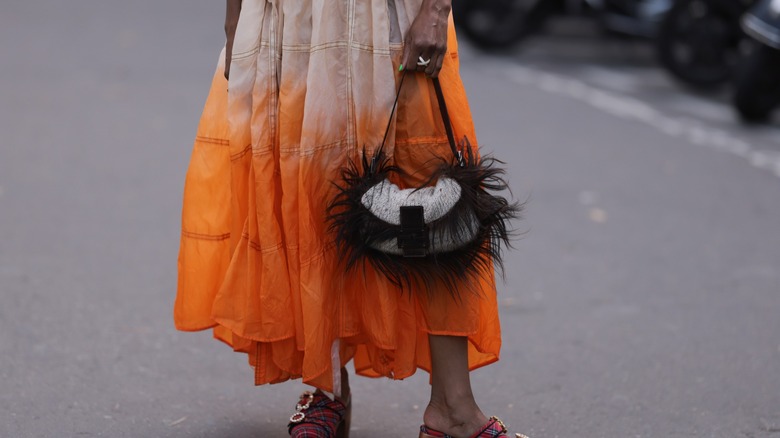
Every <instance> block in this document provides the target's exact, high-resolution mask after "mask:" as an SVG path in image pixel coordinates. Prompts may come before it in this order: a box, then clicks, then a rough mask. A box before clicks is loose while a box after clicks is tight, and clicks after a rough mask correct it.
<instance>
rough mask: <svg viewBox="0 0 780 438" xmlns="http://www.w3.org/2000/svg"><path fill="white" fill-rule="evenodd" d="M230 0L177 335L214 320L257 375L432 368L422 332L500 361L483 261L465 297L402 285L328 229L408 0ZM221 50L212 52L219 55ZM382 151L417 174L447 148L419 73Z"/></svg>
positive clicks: (476, 358) (369, 141)
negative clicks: (228, 36)
mask: <svg viewBox="0 0 780 438" xmlns="http://www.w3.org/2000/svg"><path fill="white" fill-rule="evenodd" d="M325 3H326V2H293V1H284V0H281V1H280V0H276V1H270V0H244V1H243V6H242V10H241V17H240V20H239V25H238V30H237V33H236V40H235V43H234V49H233V61H232V64H231V76H230V81H229V82H228V81H226V80H225V79H224V77H223V75H222V71H223V65H222V62H220V64H219V66H218V68H217V72H216V74H215V75H214V80H213V84H212V87H211V92H210V93H209V96H208V100H207V102H206V106H205V109H204V111H203V116H202V118H201V121H200V126H199V127H198V132H197V137H196V140H195V146H194V150H193V152H192V159H191V162H190V166H189V170H188V173H187V178H186V183H185V188H184V208H183V213H182V233H181V247H180V252H179V277H178V294H177V296H176V303H175V309H174V320H175V323H176V327H177V328H178V329H180V330H188V331H194V330H204V329H213V331H214V336H215V337H216V338H217V339H220V340H222V341H224V342H225V343H227V344H228V345H230V346H231V347H233V349H234V350H235V351H238V352H243V353H247V354H248V356H249V362H250V364H251V365H252V366H253V367H254V369H255V383H256V384H258V385H260V384H265V383H276V382H282V381H285V380H288V379H293V378H302V379H303V381H304V382H305V383H308V384H311V385H314V386H317V387H319V388H322V389H324V390H328V391H332V389H333V386H334V384H333V382H334V371H338V369H339V368H340V367H341V366H343V365H345V364H346V363H347V362H349V361H350V360H354V365H355V369H356V371H357V373H358V374H361V375H365V376H371V377H380V376H386V377H391V378H394V379H403V378H405V377H409V376H411V375H412V374H414V373H415V371H416V370H417V369H418V368H422V369H424V370H427V371H430V369H431V360H430V354H429V345H428V334H440V335H454V336H467V337H468V339H469V341H470V343H469V365H470V367H471V368H472V369H473V368H477V367H480V366H483V365H487V364H489V363H492V362H494V361H496V360H498V355H499V350H500V347H501V334H500V328H499V321H498V308H497V303H496V288H495V280H494V278H493V274H492V272H491V273H489V275H486V276H485V277H484V278H479V279H475V280H474V282H475V284H474V285H472V286H473V287H472V289H473V290H476V291H477V293H474V294H468V295H466V294H464V295H463V296H462V298H461V299H460V300H454V299H453V298H451V297H450V294H449V293H448V292H447V291H442V293H440V294H433V296H432V297H430V298H429V297H427V296H424V295H425V294H414V293H412V294H410V293H408V292H406V293H404V292H402V291H400V290H398V289H397V288H396V287H394V286H393V285H392V284H391V283H389V282H388V281H387V280H386V279H385V278H383V277H382V276H381V275H379V274H377V273H376V272H374V271H373V270H372V269H371V267H370V266H366V268H365V269H356V270H354V271H350V272H346V271H345V269H344V267H343V265H342V264H341V263H340V260H339V258H338V255H337V254H336V251H335V248H334V245H333V242H332V236H331V235H330V234H329V233H328V230H327V224H326V221H325V217H326V205H327V203H328V200H329V199H331V198H332V197H333V196H334V194H335V192H334V187H333V184H332V182H333V181H335V180H337V178H338V177H339V173H340V170H341V168H342V167H343V166H344V165H345V164H346V163H347V160H349V159H356V158H358V157H359V154H360V151H361V150H362V148H363V147H364V146H365V147H366V148H367V149H368V150H369V151H370V150H372V148H374V147H376V146H378V145H379V143H380V142H381V140H382V136H383V134H384V131H385V127H386V126H387V122H388V119H389V118H390V110H391V108H392V103H393V99H394V97H395V96H394V95H395V90H396V88H395V86H396V84H397V81H398V80H399V78H400V73H398V65H399V64H398V63H399V59H400V56H401V50H402V42H401V36H402V35H404V33H405V32H406V30H407V29H408V28H409V25H410V23H411V22H412V20H413V19H414V17H415V16H416V14H417V11H418V10H419V7H420V3H421V0H373V1H358V0H334V1H332V2H331V1H329V2H327V6H325ZM223 58H224V57H223V56H220V60H222V59H223ZM458 68H459V67H458V52H457V43H456V40H455V32H454V28H453V26H452V20H450V24H449V39H448V56H446V59H445V60H444V65H443V68H442V70H441V73H440V80H441V83H442V88H443V90H444V94H445V96H446V99H447V105H448V108H449V111H450V114H451V117H452V122H453V125H454V130H455V133H456V135H457V136H458V137H463V136H467V137H468V138H469V139H470V141H471V144H472V145H476V144H477V143H476V138H475V136H474V129H473V126H472V120H471V114H470V112H469V106H468V102H467V99H466V94H465V91H464V89H463V84H462V83H461V80H460V76H459V73H458ZM390 132H391V135H390V139H389V142H388V147H386V149H385V150H386V151H387V152H388V154H389V155H390V156H391V157H392V159H393V161H394V162H395V164H396V165H398V166H399V167H401V168H402V169H404V170H405V171H406V172H407V173H408V174H409V175H410V176H409V177H407V178H406V180H405V181H403V183H404V184H407V185H412V184H418V183H421V182H422V181H424V180H426V178H427V175H428V174H429V170H430V169H429V168H428V167H429V166H430V162H431V158H432V157H433V156H436V155H438V156H447V154H448V153H449V147H448V146H447V138H446V135H445V132H444V128H443V125H442V122H441V118H440V115H439V110H438V106H437V103H436V97H435V94H434V91H433V88H432V86H431V84H430V81H429V80H428V79H426V78H425V77H424V75H422V74H415V75H414V76H413V77H408V78H407V79H406V83H405V84H404V89H403V91H402V94H401V98H400V101H399V107H398V112H397V117H396V120H395V121H394V124H393V125H392V128H391V131H390Z"/></svg>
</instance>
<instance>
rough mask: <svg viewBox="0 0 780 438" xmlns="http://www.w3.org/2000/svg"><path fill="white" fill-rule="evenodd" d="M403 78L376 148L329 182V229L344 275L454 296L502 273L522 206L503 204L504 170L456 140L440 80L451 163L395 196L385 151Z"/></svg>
mask: <svg viewBox="0 0 780 438" xmlns="http://www.w3.org/2000/svg"><path fill="white" fill-rule="evenodd" d="M405 77H406V73H404V74H403V76H402V77H401V80H400V84H399V86H398V93H397V94H396V98H395V102H394V103H393V109H392V111H391V113H390V123H388V127H387V130H386V131H385V136H384V139H383V140H382V144H381V145H380V146H379V147H378V148H377V149H376V150H375V151H374V152H373V154H371V155H370V156H369V155H368V154H367V152H366V149H365V148H364V149H363V156H362V160H360V162H359V163H355V162H354V161H350V162H349V163H348V165H347V166H346V167H345V168H344V169H343V171H342V173H341V179H340V181H337V182H334V184H335V185H336V187H337V194H336V196H335V197H334V198H333V199H332V200H331V201H330V203H329V205H328V210H327V211H328V222H329V229H330V230H331V232H333V234H334V236H335V242H336V245H337V248H338V251H339V254H340V256H341V257H342V260H343V261H344V262H345V265H346V268H347V269H352V268H354V267H356V266H358V265H360V264H362V263H366V262H368V263H370V264H371V265H372V266H373V267H374V268H375V269H376V270H377V271H378V272H380V273H381V274H383V275H384V276H385V277H387V279H388V280H390V281H391V282H392V283H393V284H395V285H396V286H398V287H401V288H409V289H413V288H419V289H425V290H426V291H427V292H429V293H430V292H432V291H433V290H435V289H439V288H440V287H441V286H444V287H445V288H446V289H447V290H448V291H449V292H450V293H451V294H453V295H458V294H459V293H460V292H461V291H462V290H463V289H464V285H468V284H469V283H470V282H469V281H468V280H471V279H473V278H474V277H478V276H480V275H484V274H488V273H490V272H492V271H491V269H490V268H491V267H492V266H494V265H496V266H498V267H499V268H500V267H501V250H502V245H508V244H509V239H510V234H511V232H510V227H509V222H510V221H511V220H512V219H515V218H517V217H518V216H519V213H520V211H521V205H519V204H518V203H514V202H510V201H509V200H507V199H506V198H505V197H503V196H501V194H500V193H501V192H503V191H505V190H507V189H508V186H507V183H506V181H505V180H504V178H503V176H504V173H505V171H504V170H503V169H502V168H500V167H499V166H498V165H499V164H503V163H501V162H500V161H498V160H496V159H494V158H492V157H477V154H476V152H475V151H474V150H472V148H471V145H470V144H469V141H468V139H467V138H466V137H464V138H463V140H462V141H461V143H460V145H457V144H456V143H455V136H454V134H453V132H452V126H451V122H450V118H449V115H448V113H447V106H446V103H445V101H444V95H443V93H442V90H441V84H440V83H439V80H438V79H436V78H434V79H432V81H433V86H434V90H435V92H436V97H437V100H438V103H439V109H440V111H441V116H442V120H443V122H444V127H445V131H446V133H447V139H448V142H449V145H450V149H451V151H452V157H439V158H438V159H439V160H441V165H440V166H439V167H438V170H437V171H436V172H434V174H433V175H432V176H431V177H430V179H429V180H428V182H427V183H426V184H424V185H423V186H422V187H418V188H411V189H403V190H402V189H400V188H399V187H398V186H397V185H395V184H394V183H392V182H391V181H390V179H388V176H390V175H391V174H393V173H398V174H400V173H401V172H402V171H401V169H399V168H397V167H395V166H393V165H392V164H391V163H390V160H389V159H388V158H387V157H386V156H385V154H384V152H383V149H384V145H385V142H386V141H387V136H388V132H389V130H390V126H391V124H392V119H393V116H394V114H395V109H396V106H397V104H398V97H399V96H400V93H401V87H402V86H403V81H404V78H405Z"/></svg>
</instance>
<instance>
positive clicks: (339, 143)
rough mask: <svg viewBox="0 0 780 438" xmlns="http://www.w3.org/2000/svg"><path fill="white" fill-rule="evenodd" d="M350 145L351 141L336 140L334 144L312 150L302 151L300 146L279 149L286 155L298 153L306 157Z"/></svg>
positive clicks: (321, 145) (318, 146) (319, 146)
mask: <svg viewBox="0 0 780 438" xmlns="http://www.w3.org/2000/svg"><path fill="white" fill-rule="evenodd" d="M348 143H349V141H348V140H346V139H344V140H336V141H333V142H330V143H325V144H320V145H317V146H314V147H312V148H306V149H301V147H300V146H296V147H287V148H282V147H280V148H279V152H284V153H286V154H289V153H296V152H297V153H298V154H299V155H301V156H306V155H312V154H314V153H315V152H318V151H322V150H326V149H333V148H335V147H339V146H346V145H347V144H348Z"/></svg>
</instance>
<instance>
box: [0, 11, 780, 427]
mask: <svg viewBox="0 0 780 438" xmlns="http://www.w3.org/2000/svg"><path fill="white" fill-rule="evenodd" d="M222 9H223V6H222V4H221V3H220V2H218V1H207V0H188V1H184V0H170V1H166V2H160V1H152V0H136V1H126V2H119V1H98V0H72V1H68V2H63V1H55V0H39V1H35V2H31V1H28V2H4V3H3V4H2V5H0V54H1V55H2V59H3V61H2V68H0V133H2V136H0V437H14V438H15V437H89V436H103V437H231V438H233V437H237V438H240V437H283V436H286V433H285V427H284V426H285V424H286V418H287V417H288V416H289V414H290V412H291V408H292V405H293V403H294V400H295V399H296V396H297V394H298V393H299V392H300V391H301V390H302V389H303V386H302V385H301V384H300V383H295V382H293V383H287V384H283V385H276V386H266V387H260V388H255V387H253V386H252V373H251V370H250V368H248V366H247V365H246V362H245V358H244V357H242V356H240V355H236V354H233V353H232V352H230V350H229V349H228V348H226V347H225V346H223V345H222V344H220V343H218V342H215V341H213V340H212V339H210V336H209V335H208V334H207V333H202V334H189V333H178V332H176V331H175V330H174V329H173V325H172V320H171V307H172V302H173V298H174V293H175V270H176V254H177V245H178V233H179V212H180V203H181V193H182V184H183V178H184V172H185V170H186V166H187V162H188V159H189V153H190V148H191V144H192V139H193V136H194V133H195V127H196V123H197V120H198V117H199V111H200V108H201V107H202V104H203V100H204V99H205V96H206V91H207V87H208V84H209V79H210V77H211V74H212V72H213V66H214V65H215V62H216V58H217V55H218V52H219V49H220V44H221V23H222V13H223V11H222ZM462 60H463V65H462V73H463V77H464V80H465V82H466V86H467V89H468V91H469V94H470V97H471V100H472V104H473V110H474V114H475V119H476V124H477V127H478V133H479V135H480V139H481V143H482V144H484V145H485V146H486V147H487V148H488V149H492V150H494V151H495V153H496V154H497V155H498V156H500V157H501V158H502V159H504V160H506V161H507V162H508V163H509V167H510V169H511V174H512V185H513V188H514V191H515V194H516V195H517V196H518V197H520V198H528V199H529V201H530V203H529V208H528V214H527V218H526V220H525V222H524V224H523V226H524V229H526V230H527V231H528V233H527V234H526V235H525V237H524V238H523V239H522V240H521V241H519V242H518V244H517V250H516V251H514V252H513V253H511V255H510V256H509V258H508V260H507V266H508V270H507V278H506V282H505V284H504V285H503V286H502V287H501V290H500V303H501V311H502V318H503V319H502V322H503V330H504V348H503V353H502V358H501V361H500V362H498V363H497V364H495V365H492V366H490V367H487V368H485V369H482V370H478V371H476V372H475V373H474V374H473V380H474V385H475V387H476V390H477V396H478V399H479V401H480V403H481V405H482V407H483V409H484V410H485V411H486V412H487V413H490V414H496V415H499V416H501V417H502V418H503V419H504V420H506V421H507V422H508V423H509V424H510V425H511V426H512V429H513V430H516V431H521V432H524V433H526V434H528V435H530V436H532V437H534V438H554V437H560V438H575V437H578V438H579V437H582V438H599V437H603V438H638V437H651V438H652V437H670V438H676V437H681V438H682V437H728V438H735V437H744V438H763V437H775V436H780V296H778V295H779V294H780V232H778V228H780V158H779V157H780V124H777V123H775V125H773V126H768V127H761V128H745V127H742V126H740V125H739V123H738V122H737V121H736V120H735V119H734V116H733V114H732V113H731V111H730V109H729V108H728V106H727V99H726V98H725V94H719V95H715V96H700V95H695V94H691V93H689V92H687V91H684V90H683V89H681V88H680V87H678V86H677V85H676V84H675V83H674V82H672V81H670V80H669V79H668V78H667V77H666V76H665V75H664V74H663V73H662V72H660V71H659V70H657V69H656V68H655V67H654V65H653V64H652V60H651V57H650V55H649V54H648V50H647V48H646V47H645V46H644V45H642V44H640V43H631V42H626V41H617V42H606V41H604V40H602V39H600V38H598V37H596V36H593V35H592V34H582V35H581V34H567V33H566V32H563V33H557V34H555V35H553V36H547V37H544V38H539V39H536V40H534V41H532V42H530V44H529V45H528V46H526V47H525V48H520V49H518V50H516V51H514V52H512V53H510V54H504V55H503V56H487V55H483V54H479V53H477V52H476V51H474V50H473V49H471V48H469V47H467V46H465V45H464V47H463V51H462ZM353 385H354V393H355V397H356V399H355V400H356V404H355V407H354V409H355V411H354V416H353V418H354V419H353V430H352V436H353V437H355V438H361V437H388V438H390V437H402V436H407V437H411V436H416V433H417V432H416V430H417V427H418V425H419V423H420V421H421V416H422V409H423V408H424V406H425V403H426V401H427V375H426V374H425V373H424V372H420V373H418V374H417V375H416V376H415V377H414V378H412V379H408V380H407V381H404V382H389V381H385V380H367V379H355V380H354V382H353Z"/></svg>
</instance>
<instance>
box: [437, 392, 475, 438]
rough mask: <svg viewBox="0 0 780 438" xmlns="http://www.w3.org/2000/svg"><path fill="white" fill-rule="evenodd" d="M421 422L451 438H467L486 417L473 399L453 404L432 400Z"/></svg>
mask: <svg viewBox="0 0 780 438" xmlns="http://www.w3.org/2000/svg"><path fill="white" fill-rule="evenodd" d="M423 422H424V423H425V425H426V426H427V427H429V428H431V429H434V430H437V431H439V432H443V433H446V434H447V435H451V436H453V437H469V436H471V435H472V434H473V433H474V431H476V430H478V429H479V428H480V427H481V426H482V425H484V424H485V423H486V422H487V417H485V414H483V413H482V411H481V410H480V409H479V406H477V403H476V402H475V401H474V399H473V398H465V399H460V400H457V401H455V402H454V403H453V402H452V401H450V402H447V401H445V400H444V399H434V398H432V399H431V401H430V403H429V404H428V407H427V408H426V409H425V413H424V414H423Z"/></svg>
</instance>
